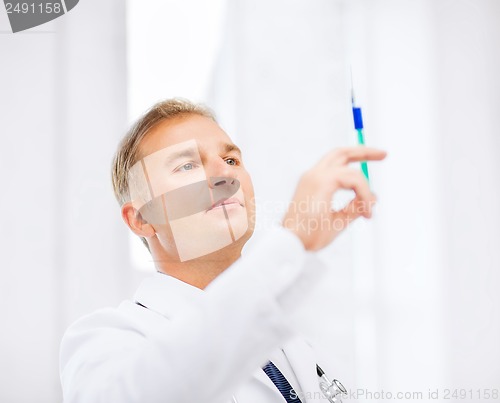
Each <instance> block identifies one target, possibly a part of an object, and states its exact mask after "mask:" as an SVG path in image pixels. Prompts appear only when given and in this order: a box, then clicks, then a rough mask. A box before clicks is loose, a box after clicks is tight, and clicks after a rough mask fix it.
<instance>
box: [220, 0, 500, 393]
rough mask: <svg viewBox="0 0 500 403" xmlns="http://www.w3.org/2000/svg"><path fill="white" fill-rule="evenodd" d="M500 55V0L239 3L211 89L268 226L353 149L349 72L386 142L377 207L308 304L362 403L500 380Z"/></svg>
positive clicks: (370, 132) (371, 137) (335, 254)
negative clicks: (301, 182) (322, 170)
mask: <svg viewBox="0 0 500 403" xmlns="http://www.w3.org/2000/svg"><path fill="white" fill-rule="evenodd" d="M499 49H500V2H498V1H495V0H490V1H485V0H474V1H465V0H454V1H446V0H432V1H431V0H428V1H426V0H419V1H414V0H377V1H373V0H345V1H340V0H339V1H331V0H318V1H313V2H311V1H300V0H295V1H283V0H281V1H280V0H275V1H268V0H266V1H264V0H256V1H251V2H250V1H244V0H235V1H231V2H228V11H227V21H226V31H225V35H224V39H223V46H222V50H221V53H220V57H219V61H218V65H217V68H216V70H215V74H214V84H213V86H212V91H211V99H212V104H213V105H214V106H215V109H216V110H217V111H218V112H219V116H220V118H221V121H222V124H223V125H224V126H225V127H226V129H227V130H228V132H229V133H230V134H231V135H232V136H233V138H234V140H235V141H236V142H237V144H239V145H240V147H242V149H243V151H244V158H245V160H246V164H247V165H248V167H249V169H250V170H251V173H252V174H253V178H254V182H255V186H256V191H257V197H258V199H259V201H260V203H261V209H260V210H259V213H260V214H259V222H260V228H261V229H262V228H265V226H266V225H268V223H269V222H270V221H273V220H276V219H278V218H279V217H280V215H281V214H282V212H281V211H280V208H281V210H282V206H283V204H282V202H283V201H286V200H289V198H290V196H291V193H292V191H293V189H294V186H295V184H296V182H297V179H298V176H299V174H300V173H301V172H303V171H304V170H305V169H307V168H308V167H309V166H311V165H312V164H313V163H314V162H315V161H317V160H318V159H319V158H320V157H321V156H322V155H323V154H324V153H325V152H326V151H327V150H329V149H332V148H334V147H338V146H343V145H352V144H355V139H356V137H355V133H354V131H353V128H352V121H351V119H352V116H351V112H350V109H349V108H350V70H351V68H352V72H353V81H354V86H355V89H356V95H357V99H358V101H359V103H360V105H361V106H362V108H363V113H364V117H365V119H364V120H365V132H366V133H365V135H366V142H367V144H368V145H371V146H375V147H380V148H383V149H386V150H387V151H388V153H389V156H388V158H387V160H386V161H385V162H383V163H379V164H369V169H370V173H371V178H372V180H371V185H372V188H373V190H374V192H375V193H376V194H377V195H378V199H379V204H378V206H377V211H376V215H375V218H374V219H373V220H371V221H365V222H358V223H357V224H356V225H355V226H354V228H351V229H350V230H349V231H348V232H347V233H346V234H345V235H343V236H342V237H341V238H339V239H338V240H337V241H336V242H335V245H334V246H332V247H331V248H329V249H328V250H326V251H324V252H323V253H322V254H323V256H324V257H325V259H326V260H327V261H329V262H330V265H331V274H330V278H329V279H328V281H326V282H324V283H323V284H322V286H320V288H319V289H318V290H316V291H315V292H314V296H313V298H312V299H311V304H310V305H309V306H307V307H304V309H303V311H302V312H301V315H302V317H301V323H302V330H303V332H304V333H305V334H306V335H307V336H309V337H310V338H311V339H312V340H313V341H314V342H315V343H316V345H317V347H318V350H319V351H320V353H321V358H320V360H321V362H322V364H323V365H324V366H325V367H326V368H328V369H329V370H330V372H331V373H333V374H335V376H337V377H338V378H339V379H340V380H342V381H343V382H344V383H345V384H346V386H347V387H348V388H350V389H351V390H358V389H361V390H364V392H363V391H359V393H358V398H359V399H360V400H361V401H363V400H369V399H368V398H369V396H368V395H367V393H368V392H370V391H371V392H374V391H381V390H385V391H390V392H391V393H393V396H396V393H397V392H403V393H407V392H408V393H412V392H417V393H418V392H421V393H422V396H423V398H429V396H428V394H429V391H430V392H432V393H434V394H433V395H432V396H433V397H434V396H436V394H435V391H436V390H438V397H439V399H440V400H441V399H445V398H446V393H449V392H447V391H446V389H451V390H453V389H454V388H464V389H467V393H470V392H469V390H470V389H473V392H472V393H473V394H474V395H473V396H472V397H471V396H470V395H467V396H468V398H469V400H478V393H486V394H487V393H488V392H487V391H486V392H485V390H486V389H493V388H499V387H500V382H499V379H500V315H499V308H500V294H499V293H498V292H496V290H497V288H498V286H499V285H500V274H499V269H500V248H499V245H500V213H499V209H498V207H499V206H500V200H499V198H500V194H499V193H500V192H499V189H500V186H499V183H500V182H499V180H498V179H497V178H496V175H497V173H498V168H499V163H498V158H497V153H498V152H499V151H500V140H499V135H498V130H495V123H496V120H498V116H499V112H500V110H499V109H500V95H499V93H500V91H499V90H500V78H499V75H498V71H500V54H499ZM262 206H264V207H263V208H262ZM311 312H313V313H314V314H313V315H311ZM477 389H481V391H480V392H477ZM363 393H364V394H365V395H364V396H363ZM489 393H491V391H490V392H489ZM408 396H411V395H406V398H408ZM417 397H418V395H414V396H413V399H416V398H417ZM448 397H449V398H451V397H452V396H451V394H449V396H448ZM481 398H484V395H481Z"/></svg>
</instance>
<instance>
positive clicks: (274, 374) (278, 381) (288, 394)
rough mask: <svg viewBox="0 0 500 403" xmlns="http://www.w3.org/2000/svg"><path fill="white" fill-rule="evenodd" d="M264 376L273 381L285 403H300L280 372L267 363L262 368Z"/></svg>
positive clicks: (270, 363)
mask: <svg viewBox="0 0 500 403" xmlns="http://www.w3.org/2000/svg"><path fill="white" fill-rule="evenodd" d="M262 369H263V370H264V372H265V373H266V375H267V376H268V377H269V378H270V379H271V381H273V383H274V384H275V385H276V387H277V388H278V390H279V391H280V392H281V394H282V395H283V397H284V398H285V400H286V401H287V403H302V402H301V401H300V399H299V398H298V396H297V394H296V393H295V392H294V391H293V388H292V385H290V383H289V382H288V381H287V380H286V378H285V377H284V376H283V374H282V373H281V371H280V370H279V369H278V368H276V366H275V365H274V364H273V363H272V362H271V361H269V362H268V363H267V364H266V366H265V367H264V368H262Z"/></svg>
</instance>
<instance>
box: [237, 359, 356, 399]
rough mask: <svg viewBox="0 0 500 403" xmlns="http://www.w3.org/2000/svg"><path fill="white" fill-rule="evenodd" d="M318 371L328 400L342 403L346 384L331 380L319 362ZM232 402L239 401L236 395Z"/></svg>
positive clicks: (322, 390) (322, 388)
mask: <svg viewBox="0 0 500 403" xmlns="http://www.w3.org/2000/svg"><path fill="white" fill-rule="evenodd" d="M316 373H317V374H318V377H319V388H320V389H321V392H323V395H325V397H326V398H327V399H328V401H329V402H330V403H342V399H341V397H342V394H347V389H346V388H345V387H344V385H342V384H341V383H340V381H338V380H337V379H334V380H333V381H330V380H329V379H328V377H327V376H326V374H325V371H323V370H322V369H321V367H320V366H319V365H318V364H316ZM339 395H340V396H339ZM231 403H238V400H236V397H235V396H232V400H231Z"/></svg>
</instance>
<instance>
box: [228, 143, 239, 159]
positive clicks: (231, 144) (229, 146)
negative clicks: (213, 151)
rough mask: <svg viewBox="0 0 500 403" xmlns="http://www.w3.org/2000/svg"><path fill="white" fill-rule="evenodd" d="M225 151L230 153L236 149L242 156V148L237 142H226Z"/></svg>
mask: <svg viewBox="0 0 500 403" xmlns="http://www.w3.org/2000/svg"><path fill="white" fill-rule="evenodd" d="M224 151H225V152H226V153H230V152H231V151H235V152H236V153H238V154H239V155H240V157H241V150H240V148H239V147H238V146H237V145H236V144H233V143H224Z"/></svg>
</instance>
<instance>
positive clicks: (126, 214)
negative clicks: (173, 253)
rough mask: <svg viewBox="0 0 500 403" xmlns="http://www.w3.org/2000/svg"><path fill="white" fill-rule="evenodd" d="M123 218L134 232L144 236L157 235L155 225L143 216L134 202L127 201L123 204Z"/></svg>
mask: <svg viewBox="0 0 500 403" xmlns="http://www.w3.org/2000/svg"><path fill="white" fill-rule="evenodd" d="M122 218H123V221H125V224H127V226H128V227H129V228H130V229H131V230H132V232H133V233H134V234H136V235H138V236H140V237H144V238H151V237H153V236H155V234H156V231H155V229H154V228H153V226H152V225H151V224H148V222H147V221H145V220H144V219H143V218H142V216H141V213H140V212H139V210H137V209H136V208H135V207H134V206H133V205H132V203H130V202H129V203H125V204H124V205H123V206H122Z"/></svg>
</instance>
